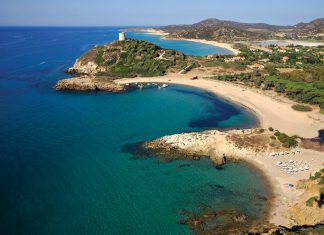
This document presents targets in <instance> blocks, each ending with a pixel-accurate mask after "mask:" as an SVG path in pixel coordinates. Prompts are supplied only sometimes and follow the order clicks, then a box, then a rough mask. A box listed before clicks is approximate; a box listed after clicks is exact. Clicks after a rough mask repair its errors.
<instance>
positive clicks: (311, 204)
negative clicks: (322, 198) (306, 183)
mask: <svg viewBox="0 0 324 235" xmlns="http://www.w3.org/2000/svg"><path fill="white" fill-rule="evenodd" d="M317 199H318V197H317V196H315V197H311V198H309V199H308V200H307V201H306V206H309V207H312V206H313V205H314V202H315V201H316V200H317Z"/></svg>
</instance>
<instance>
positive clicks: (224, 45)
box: [141, 29, 240, 55]
mask: <svg viewBox="0 0 324 235" xmlns="http://www.w3.org/2000/svg"><path fill="white" fill-rule="evenodd" d="M141 31H143V32H145V33H148V34H154V35H159V36H161V39H165V40H183V41H190V42H198V43H204V44H208V45H212V46H216V47H221V48H224V49H227V50H229V51H231V52H232V53H233V54H234V55H237V54H238V53H240V51H239V50H237V49H235V48H233V45H232V44H230V43H222V42H216V41H208V40H204V39H191V38H190V39H188V38H169V37H166V36H168V35H169V34H168V33H166V32H164V31H162V30H158V29H144V30H141Z"/></svg>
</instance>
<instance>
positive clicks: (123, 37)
mask: <svg viewBox="0 0 324 235" xmlns="http://www.w3.org/2000/svg"><path fill="white" fill-rule="evenodd" d="M118 38H119V41H125V40H126V36H125V32H120V33H119V37H118Z"/></svg>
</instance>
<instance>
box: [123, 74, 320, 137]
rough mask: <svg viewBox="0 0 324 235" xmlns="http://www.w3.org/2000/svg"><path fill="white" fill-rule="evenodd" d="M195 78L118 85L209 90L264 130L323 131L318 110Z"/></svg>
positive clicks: (305, 133) (312, 133)
mask: <svg viewBox="0 0 324 235" xmlns="http://www.w3.org/2000/svg"><path fill="white" fill-rule="evenodd" d="M198 75H199V74H198ZM192 76H193V74H192V73H189V74H185V75H179V74H173V75H167V76H163V77H152V78H132V79H121V80H119V81H117V82H118V83H134V82H144V83H145V82H160V83H174V84H181V85H187V86H193V87H197V88H201V89H204V90H208V91H210V92H212V93H214V94H216V95H220V96H223V97H224V98H225V99H227V100H230V101H233V102H235V103H238V104H240V105H242V106H244V107H247V108H249V109H251V110H252V111H253V112H254V113H255V114H256V115H257V117H258V118H259V120H260V122H261V126H262V127H264V128H268V127H273V128H274V129H278V130H280V131H281V132H285V133H287V134H289V135H298V136H301V137H305V138H312V137H316V136H318V130H320V129H324V116H323V115H321V114H319V113H318V110H314V111H312V112H298V111H295V110H293V109H292V108H291V105H292V104H293V102H288V101H287V102H281V101H279V100H275V99H273V98H271V97H269V96H265V95H264V94H262V92H261V91H256V90H253V89H248V88H246V87H241V86H238V85H234V84H232V83H227V82H222V81H216V80H211V79H201V78H200V79H198V80H190V77H192ZM259 92H260V93H259Z"/></svg>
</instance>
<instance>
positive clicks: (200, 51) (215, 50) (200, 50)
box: [126, 31, 233, 56]
mask: <svg viewBox="0 0 324 235" xmlns="http://www.w3.org/2000/svg"><path fill="white" fill-rule="evenodd" d="M126 37H128V38H134V39H140V40H145V41H149V42H151V43H154V44H156V45H159V46H160V47H162V48H167V49H174V50H179V51H182V52H183V53H185V54H186V55H195V56H207V55H211V54H222V55H231V54H233V53H232V52H231V51H230V50H227V49H225V48H221V47H216V46H212V45H208V44H205V43H198V42H190V41H184V40H162V39H161V37H160V36H159V35H154V34H148V33H144V32H141V31H130V32H127V33H126Z"/></svg>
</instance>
